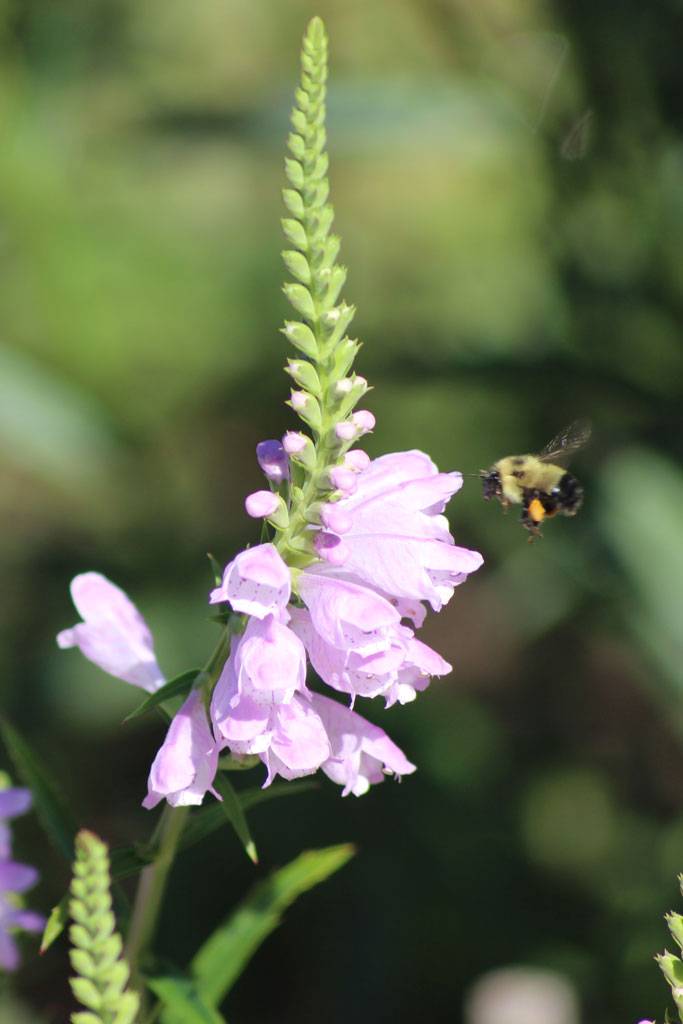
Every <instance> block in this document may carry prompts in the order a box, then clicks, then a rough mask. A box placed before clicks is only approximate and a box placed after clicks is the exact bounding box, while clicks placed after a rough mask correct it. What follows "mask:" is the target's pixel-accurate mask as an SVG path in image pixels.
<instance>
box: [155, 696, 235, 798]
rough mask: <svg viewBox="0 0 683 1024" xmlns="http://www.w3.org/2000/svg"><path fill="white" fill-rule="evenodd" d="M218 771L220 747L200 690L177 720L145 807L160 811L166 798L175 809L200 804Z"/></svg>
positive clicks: (161, 751) (162, 751)
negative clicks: (156, 808) (160, 805)
mask: <svg viewBox="0 0 683 1024" xmlns="http://www.w3.org/2000/svg"><path fill="white" fill-rule="evenodd" d="M217 767H218V744H217V743H216V741H215V739H214V738H213V733H212V731H211V726H210V725H209V722H208V719H207V715H206V708H205V707H204V702H203V699H202V695H201V693H200V691H199V690H192V691H191V693H190V696H189V697H188V698H187V700H186V701H185V703H184V704H183V706H182V707H181V709H180V711H178V712H177V714H176V715H174V717H173V721H172V722H171V724H170V726H169V729H168V732H167V733H166V739H165V740H164V742H163V744H162V745H161V747H160V749H159V752H158V754H157V756H156V757H155V758H154V761H153V763H152V768H151V770H150V773H149V782H148V794H147V796H146V797H145V799H144V800H143V801H142V806H143V807H147V808H148V809H149V808H152V807H156V805H157V804H158V803H159V801H160V800H163V799H164V798H166V800H168V802H169V804H170V805H171V807H182V806H187V805H188V804H200V803H201V802H202V800H203V799H204V795H205V793H206V791H207V790H210V791H211V792H212V793H214V796H215V795H216V794H215V792H214V790H213V789H212V787H211V783H212V782H213V780H214V778H215V776H216V768H217Z"/></svg>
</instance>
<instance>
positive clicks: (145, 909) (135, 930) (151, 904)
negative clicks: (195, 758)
mask: <svg viewBox="0 0 683 1024" xmlns="http://www.w3.org/2000/svg"><path fill="white" fill-rule="evenodd" d="M188 811H189V807H170V806H169V805H168V804H167V805H166V806H165V807H164V810H163V813H162V815H161V818H160V819H159V824H158V825H157V828H156V831H155V833H154V836H153V837H152V842H155V843H157V844H158V851H159V852H158V854H157V856H156V858H155V860H154V863H153V864H149V865H148V866H147V867H146V868H143V870H142V872H141V873H140V881H139V882H138V888H137V892H136V894H135V903H134V905H133V912H132V915H131V922H130V928H129V930H128V939H127V942H126V957H127V959H128V962H129V964H130V967H131V970H132V972H133V978H134V979H135V984H136V987H138V988H139V989H141V988H142V987H143V986H142V985H141V983H140V963H141V962H142V960H143V959H144V957H145V954H146V953H147V950H148V948H149V944H150V942H151V941H152V937H153V935H154V930H155V928H156V924H157V918H158V916H159V910H160V908H161V901H162V898H163V895H164V889H165V888H166V881H167V879H168V873H169V871H170V869H171V865H172V864H173V858H174V856H175V852H176V848H177V846H178V840H179V839H180V835H181V833H182V830H183V826H184V824H185V818H186V817H187V812H188Z"/></svg>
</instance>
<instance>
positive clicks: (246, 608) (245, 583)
mask: <svg viewBox="0 0 683 1024" xmlns="http://www.w3.org/2000/svg"><path fill="white" fill-rule="evenodd" d="M291 590H292V583H291V576H290V572H289V569H288V567H287V565H286V564H285V562H283V560H282V558H281V556H280V555H279V553H278V551H277V549H276V548H275V547H274V545H272V544H258V545H257V546H256V547H253V548H247V549H246V551H241V552H240V554H239V555H237V557H236V558H233V560H232V562H228V564H227V565H226V567H225V570H224V572H223V582H222V583H221V585H220V587H216V588H215V589H214V590H212V591H211V594H210V597H209V603H210V604H220V603H221V602H222V601H229V602H230V604H231V605H232V607H233V609H234V610H235V611H236V612H242V613H244V614H246V615H253V616H255V617H256V618H257V619H265V617H266V615H270V614H271V613H276V614H277V613H278V612H281V611H282V610H283V609H284V608H285V607H286V605H287V602H288V601H289V595H290V593H291Z"/></svg>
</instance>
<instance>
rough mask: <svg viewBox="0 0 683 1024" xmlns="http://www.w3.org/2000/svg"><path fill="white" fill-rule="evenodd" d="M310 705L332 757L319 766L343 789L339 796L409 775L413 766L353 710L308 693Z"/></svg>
mask: <svg viewBox="0 0 683 1024" xmlns="http://www.w3.org/2000/svg"><path fill="white" fill-rule="evenodd" d="M311 704H312V706H313V708H314V709H315V711H316V712H317V713H318V715H319V716H320V719H321V721H322V723H323V725H324V726H325V730H326V732H327V735H328V737H329V741H330V745H331V747H332V757H331V758H330V759H329V760H328V761H325V762H324V764H323V765H322V766H321V767H322V770H323V771H324V772H325V774H326V775H327V776H328V777H329V778H330V779H332V781H333V782H337V783H339V785H341V786H343V787H344V789H343V791H342V796H348V794H349V793H353V794H354V796H362V795H363V793H367V791H368V789H369V788H370V786H371V785H372V784H373V783H375V782H382V781H383V780H384V776H385V775H386V774H393V775H396V777H397V778H398V779H400V778H401V776H402V775H410V773H411V772H414V771H415V765H414V764H411V762H410V761H409V760H408V759H407V757H406V756H405V754H404V753H403V751H402V750H401V749H400V748H399V747H397V746H396V744H395V743H392V741H391V740H390V739H389V737H388V736H387V734H386V733H385V732H384V731H383V730H382V729H380V728H379V726H376V725H372V724H371V723H370V722H368V721H366V720H365V719H364V718H361V716H360V715H357V714H356V713H355V711H351V710H349V708H345V707H344V706H343V705H342V704H338V703H337V702H336V701H334V700H330V698H329V697H322V696H321V695H320V694H317V693H314V694H311Z"/></svg>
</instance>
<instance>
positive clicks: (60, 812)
mask: <svg viewBox="0 0 683 1024" xmlns="http://www.w3.org/2000/svg"><path fill="white" fill-rule="evenodd" d="M0 733H1V734H2V739H3V741H4V744H5V747H6V748H7V753H8V754H9V756H10V758H11V760H12V764H13V765H14V767H15V770H16V773H17V775H18V776H19V778H20V779H21V781H22V782H23V783H24V785H25V786H27V787H28V788H29V789H30V790H31V793H32V794H33V804H34V807H35V809H36V813H37V814H38V817H39V818H40V821H41V823H42V826H43V828H44V829H45V831H46V832H47V835H48V836H49V838H50V839H51V840H52V841H53V842H54V843H55V845H56V847H57V849H58V850H59V852H60V853H61V854H62V856H63V857H64V859H65V860H66V861H67V863H69V864H70V863H71V861H72V859H73V844H74V836H75V835H76V832H77V831H78V824H77V822H76V819H75V818H74V816H73V815H72V813H71V811H70V809H69V807H68V806H67V804H66V801H65V800H64V798H63V797H62V795H61V793H60V792H59V791H58V790H57V788H56V786H55V785H54V783H53V782H52V781H51V778H50V776H49V775H48V773H47V772H46V771H45V769H44V768H43V766H42V765H41V763H40V761H39V760H38V758H37V757H36V755H35V754H34V753H33V751H32V750H31V748H30V747H29V745H28V744H27V743H26V741H25V740H24V738H23V737H22V736H21V735H20V734H19V733H18V732H17V730H16V729H15V728H14V726H12V725H10V723H9V722H8V720H7V719H6V718H5V717H4V715H0Z"/></svg>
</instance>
